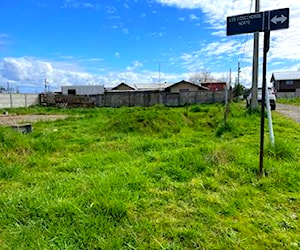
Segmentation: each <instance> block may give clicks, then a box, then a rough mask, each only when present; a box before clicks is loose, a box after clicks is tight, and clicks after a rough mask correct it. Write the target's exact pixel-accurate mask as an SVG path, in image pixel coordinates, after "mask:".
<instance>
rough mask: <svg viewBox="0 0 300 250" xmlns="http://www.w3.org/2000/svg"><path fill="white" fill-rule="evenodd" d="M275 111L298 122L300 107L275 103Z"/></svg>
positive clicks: (299, 120) (299, 119)
mask: <svg viewBox="0 0 300 250" xmlns="http://www.w3.org/2000/svg"><path fill="white" fill-rule="evenodd" d="M276 110H277V112H279V113H281V114H283V115H284V116H287V117H289V118H292V119H294V120H295V121H297V122H300V107H299V106H293V105H286V104H280V103H277V104H276Z"/></svg>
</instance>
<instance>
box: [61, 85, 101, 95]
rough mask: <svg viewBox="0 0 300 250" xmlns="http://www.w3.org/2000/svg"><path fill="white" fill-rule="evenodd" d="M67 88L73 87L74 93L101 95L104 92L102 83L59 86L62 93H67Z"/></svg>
mask: <svg viewBox="0 0 300 250" xmlns="http://www.w3.org/2000/svg"><path fill="white" fill-rule="evenodd" d="M69 89H75V90H76V95H101V94H104V86H103V85H82V86H61V90H62V94H63V95H67V94H68V90H69Z"/></svg>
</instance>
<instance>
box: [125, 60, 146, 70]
mask: <svg viewBox="0 0 300 250" xmlns="http://www.w3.org/2000/svg"><path fill="white" fill-rule="evenodd" d="M141 67H143V63H142V62H140V61H138V60H136V61H134V62H133V63H132V66H128V67H127V68H126V69H127V70H128V71H134V70H136V69H137V68H141Z"/></svg>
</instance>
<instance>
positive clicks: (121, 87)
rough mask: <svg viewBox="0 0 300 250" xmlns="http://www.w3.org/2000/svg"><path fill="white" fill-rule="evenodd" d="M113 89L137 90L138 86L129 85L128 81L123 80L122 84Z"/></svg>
mask: <svg viewBox="0 0 300 250" xmlns="http://www.w3.org/2000/svg"><path fill="white" fill-rule="evenodd" d="M111 90H120V91H124V90H136V88H134V87H132V86H130V85H128V84H127V83H124V82H121V83H120V84H118V85H117V86H115V87H113V88H112V89H111Z"/></svg>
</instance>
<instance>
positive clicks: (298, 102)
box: [277, 97, 300, 106]
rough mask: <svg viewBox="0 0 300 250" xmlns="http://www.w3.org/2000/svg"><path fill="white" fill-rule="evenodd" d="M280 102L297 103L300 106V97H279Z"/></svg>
mask: <svg viewBox="0 0 300 250" xmlns="http://www.w3.org/2000/svg"><path fill="white" fill-rule="evenodd" d="M277 102H278V103H282V104H291V105H297V106H300V97H297V98H290V99H288V98H279V99H277Z"/></svg>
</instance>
